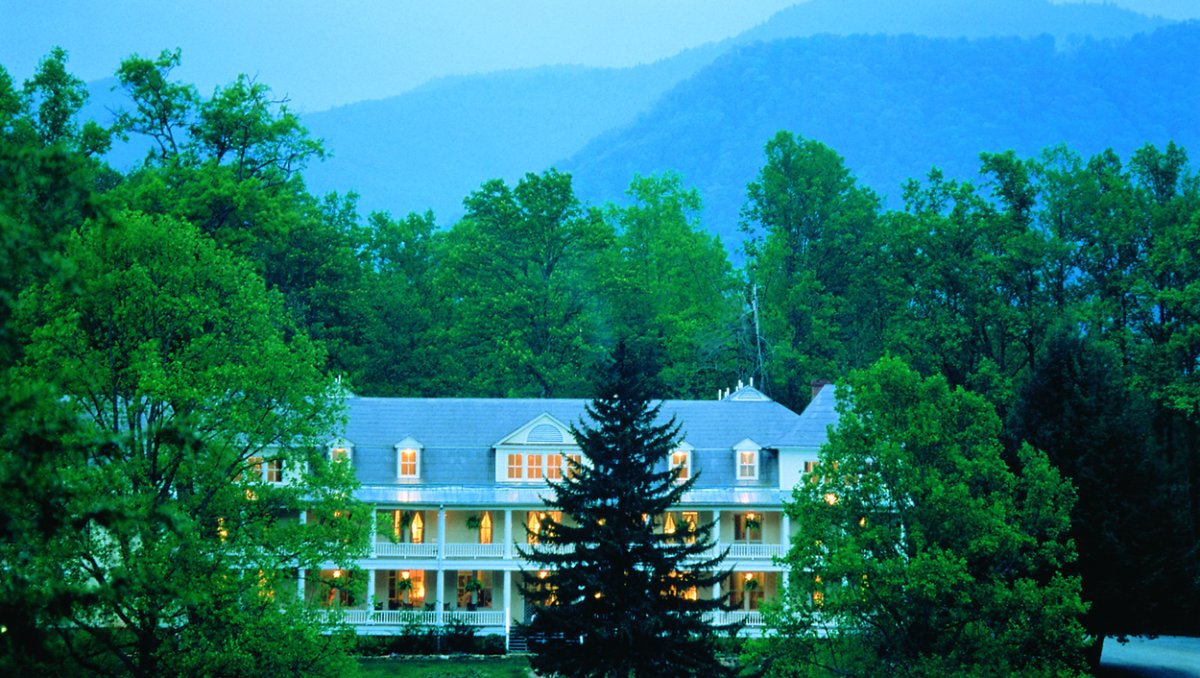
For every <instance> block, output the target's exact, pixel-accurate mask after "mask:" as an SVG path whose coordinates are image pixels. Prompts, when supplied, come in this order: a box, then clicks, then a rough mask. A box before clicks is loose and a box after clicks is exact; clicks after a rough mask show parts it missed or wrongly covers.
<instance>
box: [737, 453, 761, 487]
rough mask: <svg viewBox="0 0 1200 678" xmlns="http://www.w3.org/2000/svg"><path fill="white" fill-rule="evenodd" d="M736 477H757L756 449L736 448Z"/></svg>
mask: <svg viewBox="0 0 1200 678" xmlns="http://www.w3.org/2000/svg"><path fill="white" fill-rule="evenodd" d="M737 477H738V480H757V479H758V450H738V453H737Z"/></svg>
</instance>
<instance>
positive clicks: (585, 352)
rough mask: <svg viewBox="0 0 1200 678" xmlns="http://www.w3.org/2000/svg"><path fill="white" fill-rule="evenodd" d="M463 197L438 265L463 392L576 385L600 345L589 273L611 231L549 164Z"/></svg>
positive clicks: (557, 389) (546, 392) (559, 390)
mask: <svg viewBox="0 0 1200 678" xmlns="http://www.w3.org/2000/svg"><path fill="white" fill-rule="evenodd" d="M465 204H466V206H467V215H466V216H465V217H464V218H463V220H462V221H460V222H459V223H458V224H456V225H455V226H454V228H453V229H451V231H450V233H449V234H448V236H447V240H448V242H447V251H446V262H445V263H446V265H445V268H444V269H443V270H442V272H441V273H442V276H443V285H444V288H445V289H446V291H447V295H448V296H449V298H450V299H452V300H453V307H452V311H451V318H450V325H449V342H450V343H449V346H448V347H447V348H448V350H451V351H453V352H454V354H455V361H454V365H455V367H456V368H457V370H458V383H459V385H460V390H461V391H460V392H461V393H462V394H463V395H466V394H479V395H490V396H520V395H526V396H538V397H551V396H556V395H557V396H561V395H566V394H571V393H579V392H580V391H582V390H583V389H584V387H585V384H584V380H583V375H585V374H586V373H587V369H588V367H589V366H590V365H591V364H592V361H593V360H594V357H595V355H596V353H597V345H596V340H595V339H596V336H597V310H596V308H595V305H594V302H593V300H592V299H591V291H592V289H593V288H592V287H591V286H590V285H589V281H590V279H591V276H592V274H593V272H594V270H595V265H596V260H597V254H598V252H600V251H601V250H602V249H603V248H604V247H606V246H608V244H609V243H610V242H611V240H612V232H611V230H610V229H609V228H608V227H607V226H606V225H605V224H604V222H603V221H602V220H601V219H600V216H599V214H598V213H596V212H595V211H594V210H589V209H585V208H584V207H583V205H581V204H580V202H579V200H578V199H577V198H576V197H575V194H574V192H573V191H572V188H571V177H570V175H567V174H562V173H560V172H556V171H554V170H549V171H547V172H545V173H543V174H540V175H538V174H527V175H525V177H524V178H522V179H521V180H520V181H519V182H517V185H516V186H515V187H509V186H508V185H507V184H505V183H504V182H503V181H500V180H492V181H489V182H487V183H485V184H484V185H483V187H481V188H480V189H479V190H478V191H476V192H474V193H472V194H471V195H470V196H469V197H468V198H467V199H466V201H465Z"/></svg>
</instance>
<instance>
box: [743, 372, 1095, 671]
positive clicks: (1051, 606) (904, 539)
mask: <svg viewBox="0 0 1200 678" xmlns="http://www.w3.org/2000/svg"><path fill="white" fill-rule="evenodd" d="M839 398H840V402H839V409H840V413H841V419H840V423H839V425H838V427H837V429H836V430H835V431H833V432H832V433H831V435H830V438H829V443H828V444H827V445H826V446H825V447H824V448H823V449H822V451H821V456H820V463H819V464H818V467H817V468H816V469H815V470H814V471H813V472H812V473H811V474H810V475H808V476H807V477H806V478H805V480H804V481H803V482H801V483H800V484H799V485H797V487H796V488H795V490H794V493H793V501H792V502H791V503H790V504H788V507H787V510H788V512H789V513H790V515H791V516H792V517H793V518H794V519H796V520H798V521H799V523H800V524H801V525H804V536H805V539H802V540H797V541H796V542H795V544H794V545H793V547H792V550H791V552H790V553H789V554H788V556H787V561H788V564H789V565H790V567H791V572H792V575H791V583H792V587H791V588H790V589H789V591H788V592H787V594H786V596H785V600H784V602H783V604H782V606H781V607H780V608H778V609H777V610H776V611H775V613H774V614H773V615H772V616H770V618H769V619H770V624H771V627H772V628H771V636H772V637H771V638H768V639H767V640H765V641H762V643H761V644H760V645H759V646H758V647H757V650H756V651H755V652H753V653H752V656H754V657H755V658H756V659H757V660H758V661H760V662H762V663H763V664H765V668H766V669H767V673H768V674H769V675H774V676H794V675H888V674H895V675H905V676H935V675H937V676H943V675H998V676H999V675H1024V676H1031V675H1047V676H1066V675H1080V674H1082V672H1083V668H1084V666H1083V656H1082V651H1083V647H1082V645H1083V643H1084V630H1083V627H1082V626H1081V624H1080V622H1079V617H1080V615H1082V614H1083V611H1084V605H1083V603H1081V602H1080V593H1079V591H1080V583H1079V578H1078V577H1075V576H1064V575H1063V574H1062V573H1061V570H1062V568H1063V567H1064V565H1066V564H1067V563H1069V562H1070V561H1071V560H1072V559H1073V558H1074V555H1075V552H1074V545H1073V544H1072V543H1071V542H1070V540H1069V539H1068V538H1067V532H1068V529H1069V527H1070V520H1069V515H1070V511H1071V507H1072V505H1073V504H1074V493H1073V490H1072V488H1071V486H1070V484H1069V483H1067V482H1065V481H1064V480H1063V479H1062V478H1061V477H1060V476H1059V474H1058V472H1057V471H1056V470H1055V469H1054V468H1053V467H1052V466H1051V465H1050V463H1049V461H1048V460H1047V459H1046V457H1045V455H1044V454H1042V453H1041V452H1038V451H1037V450H1034V449H1033V448H1031V447H1029V446H1025V447H1024V448H1022V449H1021V451H1020V453H1019V455H1018V456H1019V462H1020V470H1019V471H1018V472H1016V473H1014V472H1012V471H1010V470H1009V468H1008V466H1007V465H1006V464H1005V462H1004V460H1003V459H1002V456H1001V453H1002V446H1001V444H1000V442H999V433H1000V421H999V419H998V417H997V416H996V414H995V411H994V410H993V409H992V407H991V406H990V405H989V404H988V403H987V402H986V401H985V400H984V399H983V398H982V397H980V396H978V395H975V394H972V393H968V392H966V391H964V390H961V389H951V388H950V387H949V386H948V385H947V384H946V381H945V379H943V378H942V377H932V378H929V379H922V378H921V377H920V376H919V375H917V374H916V373H915V372H913V371H912V370H911V369H910V368H909V367H908V366H907V365H905V364H904V363H903V362H901V361H899V360H896V359H892V358H885V359H883V360H881V361H880V362H878V363H876V365H874V366H873V367H871V368H870V369H868V370H865V371H862V372H856V373H854V374H853V375H852V376H851V378H850V381H849V388H847V389H843V390H842V391H840V392H839Z"/></svg>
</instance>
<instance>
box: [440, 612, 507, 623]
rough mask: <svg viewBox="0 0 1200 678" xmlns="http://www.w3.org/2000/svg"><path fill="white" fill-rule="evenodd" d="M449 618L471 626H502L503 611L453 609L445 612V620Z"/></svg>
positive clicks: (448, 620)
mask: <svg viewBox="0 0 1200 678" xmlns="http://www.w3.org/2000/svg"><path fill="white" fill-rule="evenodd" d="M451 620H453V621H457V622H462V623H464V624H469V625H471V626H504V612H503V611H502V610H499V611H493V610H476V611H474V612H471V611H469V610H453V611H451V612H447V613H446V622H447V623H449V622H450V621H451Z"/></svg>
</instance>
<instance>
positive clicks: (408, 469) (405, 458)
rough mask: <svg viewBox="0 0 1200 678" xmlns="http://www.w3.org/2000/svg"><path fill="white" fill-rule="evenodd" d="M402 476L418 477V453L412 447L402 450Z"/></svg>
mask: <svg viewBox="0 0 1200 678" xmlns="http://www.w3.org/2000/svg"><path fill="white" fill-rule="evenodd" d="M399 455H400V456H399V463H400V474H399V475H400V477H401V478H416V477H417V455H418V452H417V450H416V449H413V448H411V447H408V448H405V449H403V450H400V452H399Z"/></svg>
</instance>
